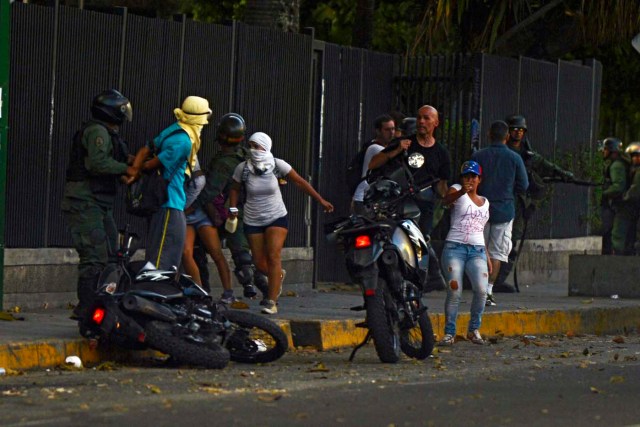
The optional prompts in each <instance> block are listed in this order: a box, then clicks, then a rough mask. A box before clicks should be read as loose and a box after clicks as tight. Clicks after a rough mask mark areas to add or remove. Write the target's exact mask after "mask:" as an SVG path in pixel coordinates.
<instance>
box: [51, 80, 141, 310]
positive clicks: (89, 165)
mask: <svg viewBox="0 0 640 427" xmlns="http://www.w3.org/2000/svg"><path fill="white" fill-rule="evenodd" d="M132 114H133V113H132V108H131V103H130V102H129V100H128V99H127V98H126V97H125V96H124V95H122V94H121V93H120V92H118V91H117V90H115V89H109V90H105V91H103V92H101V93H99V94H98V95H96V96H95V97H94V98H93V102H92V104H91V116H92V118H91V120H89V121H88V122H85V123H84V124H83V125H82V127H81V128H80V130H79V131H77V132H76V134H75V136H74V138H73V145H72V147H71V156H70V163H69V166H68V168H67V174H66V183H65V186H64V196H63V199H62V211H63V212H64V216H65V219H66V221H67V224H68V226H69V230H70V231H71V238H72V241H73V246H74V248H75V249H76V251H77V252H78V257H79V262H78V282H77V295H78V301H79V302H78V305H77V306H76V307H75V308H74V310H73V314H72V316H71V318H72V319H74V320H80V319H81V318H82V317H83V316H84V314H85V311H86V310H88V309H89V306H90V305H91V302H92V301H93V295H94V292H95V289H96V283H97V281H98V278H99V276H100V273H101V271H102V269H103V268H104V267H105V266H106V264H107V262H108V260H109V258H110V257H112V256H114V255H115V253H116V251H117V249H118V229H117V226H116V223H115V220H114V218H113V206H114V202H115V197H116V192H117V187H118V179H119V178H120V177H121V176H123V175H126V176H128V177H134V176H135V175H136V170H135V169H134V168H132V167H131V166H128V164H127V160H128V154H129V150H128V147H127V144H126V143H125V141H124V140H123V139H122V137H121V136H120V125H121V124H122V123H123V122H124V121H131V119H132Z"/></svg>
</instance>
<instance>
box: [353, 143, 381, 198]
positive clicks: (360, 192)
mask: <svg viewBox="0 0 640 427" xmlns="http://www.w3.org/2000/svg"><path fill="white" fill-rule="evenodd" d="M382 150H384V147H383V146H382V145H380V144H376V143H373V144H371V146H369V148H367V151H366V152H365V153H364V159H363V160H362V175H360V176H361V177H362V176H365V175H367V171H368V170H369V163H371V159H373V156H375V155H376V154H378V153H379V152H381V151H382ZM368 189H369V183H368V182H367V180H366V179H363V180H362V181H361V182H360V184H358V187H356V191H355V193H353V200H355V201H356V202H362V201H363V200H364V193H366V192H367V190H368Z"/></svg>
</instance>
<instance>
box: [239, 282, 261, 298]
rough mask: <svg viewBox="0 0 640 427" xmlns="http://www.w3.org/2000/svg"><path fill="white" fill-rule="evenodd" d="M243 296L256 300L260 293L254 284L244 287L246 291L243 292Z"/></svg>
mask: <svg viewBox="0 0 640 427" xmlns="http://www.w3.org/2000/svg"><path fill="white" fill-rule="evenodd" d="M242 295H244V297H245V298H255V297H256V296H257V295H258V291H257V290H256V288H255V286H253V285H252V284H248V285H244V290H243V291H242Z"/></svg>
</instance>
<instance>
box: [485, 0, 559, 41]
mask: <svg viewBox="0 0 640 427" xmlns="http://www.w3.org/2000/svg"><path fill="white" fill-rule="evenodd" d="M562 2H563V0H553V1H551V2H550V3H549V4H546V5H544V6H543V7H541V8H540V9H539V10H537V11H536V12H535V13H532V14H531V15H529V16H528V17H527V18H526V19H523V20H522V21H520V22H519V23H517V24H516V25H514V26H513V27H511V28H509V29H508V30H507V31H505V32H504V34H502V35H501V36H500V37H499V38H498V39H497V40H496V42H495V44H494V46H493V50H497V49H499V48H500V47H502V46H503V45H504V44H505V43H506V42H507V41H508V40H509V39H510V38H511V37H513V36H514V35H515V34H516V33H517V32H518V31H520V30H522V29H523V28H524V27H526V26H528V25H530V24H532V23H533V22H535V21H537V20H538V19H540V18H542V17H543V16H544V15H546V13H547V12H549V11H550V10H551V9H553V8H555V7H556V6H558V5H559V4H560V3H562Z"/></svg>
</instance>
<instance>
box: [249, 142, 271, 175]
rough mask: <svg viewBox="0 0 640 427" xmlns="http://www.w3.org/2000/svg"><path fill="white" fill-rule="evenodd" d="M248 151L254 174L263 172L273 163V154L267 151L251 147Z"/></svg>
mask: <svg viewBox="0 0 640 427" xmlns="http://www.w3.org/2000/svg"><path fill="white" fill-rule="evenodd" d="M249 153H250V155H251V164H252V165H253V170H254V173H255V174H256V175H262V174H264V173H265V172H267V171H268V170H269V169H271V168H272V166H273V165H274V164H275V161H274V159H273V155H272V154H271V153H270V152H268V151H263V150H256V149H255V148H251V149H250V150H249Z"/></svg>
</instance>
